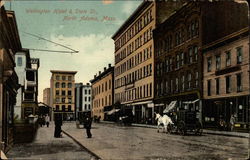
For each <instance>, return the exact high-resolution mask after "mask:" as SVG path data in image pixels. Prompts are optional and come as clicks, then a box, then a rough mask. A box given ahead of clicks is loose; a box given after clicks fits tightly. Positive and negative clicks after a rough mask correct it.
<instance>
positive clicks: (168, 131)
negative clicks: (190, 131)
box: [167, 124, 173, 134]
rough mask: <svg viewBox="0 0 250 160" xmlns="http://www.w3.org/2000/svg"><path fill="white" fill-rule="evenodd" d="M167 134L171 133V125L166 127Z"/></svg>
mask: <svg viewBox="0 0 250 160" xmlns="http://www.w3.org/2000/svg"><path fill="white" fill-rule="evenodd" d="M167 133H170V134H171V133H173V126H172V124H168V126H167Z"/></svg>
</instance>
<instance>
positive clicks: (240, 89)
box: [236, 73, 242, 92]
mask: <svg viewBox="0 0 250 160" xmlns="http://www.w3.org/2000/svg"><path fill="white" fill-rule="evenodd" d="M241 76H242V74H241V73H240V74H237V75H236V78H237V92H241V91H242V77H241Z"/></svg>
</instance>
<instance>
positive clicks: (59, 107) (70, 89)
mask: <svg viewBox="0 0 250 160" xmlns="http://www.w3.org/2000/svg"><path fill="white" fill-rule="evenodd" d="M50 72H51V73H52V76H51V79H50V88H51V90H50V91H51V93H50V95H51V97H50V103H51V105H50V106H51V107H52V108H53V112H54V114H56V113H58V114H62V117H63V120H73V119H74V115H75V74H76V73H77V72H76V71H59V70H51V71H50Z"/></svg>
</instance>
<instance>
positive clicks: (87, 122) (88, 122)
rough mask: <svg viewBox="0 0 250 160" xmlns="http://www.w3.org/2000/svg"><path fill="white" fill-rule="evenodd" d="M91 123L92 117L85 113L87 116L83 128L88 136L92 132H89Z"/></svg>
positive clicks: (90, 135)
mask: <svg viewBox="0 0 250 160" xmlns="http://www.w3.org/2000/svg"><path fill="white" fill-rule="evenodd" d="M91 124H92V119H91V117H90V116H88V115H87V117H86V119H85V121H84V128H85V129H86V133H87V136H88V138H91V137H92V134H91V132H90V129H91Z"/></svg>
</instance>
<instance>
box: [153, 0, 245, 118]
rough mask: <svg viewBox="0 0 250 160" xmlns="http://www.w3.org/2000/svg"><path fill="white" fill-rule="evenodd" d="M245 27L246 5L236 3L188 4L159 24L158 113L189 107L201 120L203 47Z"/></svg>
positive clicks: (157, 33) (156, 45)
mask: <svg viewBox="0 0 250 160" xmlns="http://www.w3.org/2000/svg"><path fill="white" fill-rule="evenodd" d="M221 8H227V10H224V9H221ZM229 10H230V12H228V11H229ZM236 21H237V22H238V23H229V22H236ZM246 26H248V23H247V6H246V5H245V4H241V3H240V4H238V3H236V2H189V3H186V4H184V5H183V6H182V8H180V9H179V10H177V11H176V12H175V13H173V14H172V15H171V16H170V17H169V18H168V19H166V20H165V21H164V22H163V23H162V24H161V25H159V26H158V27H157V28H156V29H155V30H154V34H153V35H154V39H155V74H154V75H155V106H156V107H155V110H157V111H158V112H160V113H162V112H163V110H164V108H166V107H167V108H171V107H173V106H169V104H171V105H174V104H175V105H176V104H177V105H178V106H179V107H183V108H186V107H187V106H190V108H189V109H192V110H196V111H199V113H200V114H198V115H200V116H199V118H200V120H201V121H202V116H201V111H202V110H203V109H202V108H204V107H206V106H202V99H203V81H202V80H203V55H202V47H203V46H205V45H207V44H209V43H212V42H214V41H216V40H218V39H220V38H222V37H225V36H226V35H229V34H231V33H233V32H235V31H237V30H240V29H241V28H244V27H246ZM171 102H173V103H171ZM211 114H213V113H211ZM203 120H204V119H203Z"/></svg>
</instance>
